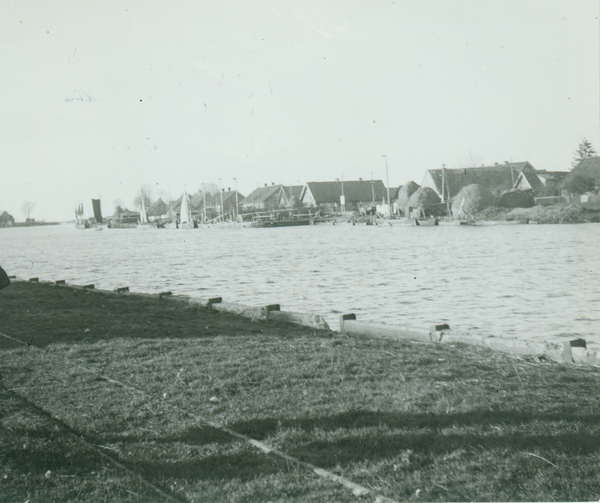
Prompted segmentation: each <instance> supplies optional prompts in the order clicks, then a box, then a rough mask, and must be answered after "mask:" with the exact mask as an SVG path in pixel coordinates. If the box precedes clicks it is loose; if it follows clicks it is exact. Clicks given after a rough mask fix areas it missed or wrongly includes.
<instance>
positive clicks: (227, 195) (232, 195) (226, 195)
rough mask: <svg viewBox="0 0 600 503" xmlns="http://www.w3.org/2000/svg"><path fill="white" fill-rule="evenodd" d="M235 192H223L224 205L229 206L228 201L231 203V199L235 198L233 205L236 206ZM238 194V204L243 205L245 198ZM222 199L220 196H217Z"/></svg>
mask: <svg viewBox="0 0 600 503" xmlns="http://www.w3.org/2000/svg"><path fill="white" fill-rule="evenodd" d="M235 192H236V191H235V190H228V191H225V192H223V205H225V204H227V201H229V199H230V198H233V200H232V201H231V204H235ZM237 194H238V203H240V204H241V203H242V202H243V201H244V199H245V198H244V196H243V195H242V194H240V193H239V192H238V193H237ZM217 197H220V196H217ZM218 201H220V199H218Z"/></svg>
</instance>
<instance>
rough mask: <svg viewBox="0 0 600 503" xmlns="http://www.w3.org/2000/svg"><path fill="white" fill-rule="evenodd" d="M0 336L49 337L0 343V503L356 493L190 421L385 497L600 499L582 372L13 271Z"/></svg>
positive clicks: (587, 373)
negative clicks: (67, 284)
mask: <svg viewBox="0 0 600 503" xmlns="http://www.w3.org/2000/svg"><path fill="white" fill-rule="evenodd" d="M108 313H111V314H110V315H109V314H108ZM86 330H87V331H86ZM0 332H3V333H5V334H8V335H11V336H14V337H16V338H19V339H20V340H23V341H26V342H30V341H31V338H32V337H33V342H32V344H33V345H35V344H36V342H37V343H38V344H39V346H40V347H42V348H43V351H42V350H38V349H34V348H32V347H29V346H22V345H20V344H17V343H12V342H10V341H8V340H6V339H4V340H3V341H2V342H0V423H1V425H2V427H1V428H0V500H2V501H18V500H20V499H21V498H22V499H23V501H25V500H26V499H30V501H31V502H32V503H33V502H34V501H48V500H51V499H54V500H57V501H104V500H108V501H137V500H139V501H163V500H164V497H163V496H161V495H160V494H159V493H157V492H156V491H154V490H153V489H152V488H151V487H148V486H147V485H144V484H143V483H142V482H140V479H139V478H138V477H137V476H136V475H135V474H136V473H137V474H139V475H141V476H142V477H143V478H144V479H145V480H148V481H151V482H152V483H153V484H155V485H156V486H157V487H158V488H160V489H162V490H163V491H165V492H166V493H168V494H171V495H173V497H175V498H178V499H180V500H182V501H355V500H357V499H359V500H360V498H356V497H355V496H353V495H352V494H351V493H350V492H349V491H348V490H347V489H345V488H343V487H341V486H338V485H336V484H335V483H333V482H328V481H324V480H321V479H319V478H318V477H316V476H315V475H313V474H311V473H310V472H307V471H305V470H303V469H301V468H299V467H297V466H295V465H292V464H290V463H287V462H285V461H281V460H278V459H277V458H274V457H271V456H269V455H266V454H263V453H261V452H260V451H258V450H256V449H255V448H254V447H252V446H250V445H249V444H247V443H245V442H243V441H241V440H239V439H237V438H234V437H232V436H230V435H227V434H224V433H222V432H221V431H220V430H217V429H214V428H211V427H208V426H206V424H205V423H203V422H202V421H200V420H199V419H198V418H199V417H203V418H207V419H209V420H211V421H214V422H217V423H222V424H224V425H226V426H227V427H229V428H231V429H232V430H235V431H237V432H239V433H242V434H245V435H247V436H249V437H252V438H254V439H257V440H261V441H263V442H265V443H266V444H268V445H270V446H271V447H275V448H278V449H279V450H281V451H284V452H286V453H287V454H290V455H292V456H295V457H297V458H299V459H300V460H302V461H307V462H310V463H313V464H314V465H317V466H319V467H321V468H324V469H327V470H330V471H332V472H334V473H336V474H338V475H343V476H345V477H347V478H348V479H350V480H352V481H354V482H356V483H359V484H361V485H363V486H366V487H368V488H371V489H373V490H374V491H375V492H376V493H379V494H383V495H385V496H388V497H390V498H393V499H396V500H414V501H433V500H438V501H440V500H441V501H475V500H477V501H486V500H487V501H489V500H495V501H508V500H519V501H542V500H543V501H582V500H598V499H599V498H600V494H599V493H600V483H599V482H600V480H599V479H600V477H599V475H598V473H599V469H600V449H599V448H600V413H599V405H600V397H598V393H597V390H598V385H599V384H600V373H598V371H597V370H596V369H593V368H577V367H573V366H565V365H558V364H555V363H552V362H537V361H533V360H531V361H526V360H523V359H518V358H513V357H509V356H507V355H503V354H500V353H494V352H491V351H489V350H484V349H479V348H472V347H466V346H460V345H457V346H456V347H448V346H444V347H440V346H435V345H428V344H417V343H411V342H401V341H398V342H395V341H386V340H375V339H370V340H368V339H356V338H350V337H347V336H344V335H341V334H337V333H329V332H320V331H314V330H309V329H304V328H299V327H294V326H287V325H278V324H273V323H250V322H248V321H247V320H245V319H242V318H238V317H235V316H229V315H225V314H221V313H215V312H211V311H206V310H204V309H196V308H191V307H183V306H180V305H178V304H176V303H174V302H170V301H168V302H158V301H156V300H152V299H146V298H137V297H134V296H130V297H123V298H117V297H116V296H107V295H102V294H100V293H94V292H91V293H84V292H78V295H77V296H75V295H74V292H73V290H69V289H65V288H55V287H52V286H48V285H30V284H21V283H15V284H13V285H11V287H9V288H8V289H6V290H3V291H2V292H0ZM0 339H3V338H1V337H0ZM101 376H107V377H109V378H112V379H114V380H118V381H120V382H121V383H123V384H126V385H128V386H131V387H132V388H133V389H131V388H124V387H120V386H117V385H114V384H111V383H109V382H107V381H106V380H105V379H103V378H102V377H101ZM211 398H212V399H213V400H212V401H211ZM46 413H49V414H50V415H51V416H54V417H56V418H58V419H59V420H60V422H57V421H55V420H53V419H52V418H51V417H50V416H48V415H46ZM73 433H75V434H73ZM79 435H81V436H83V438H84V439H85V440H86V441H87V444H86V443H83V442H81V440H80V439H79ZM90 445H92V446H95V447H96V450H94V449H93V448H91V447H90ZM97 450H101V451H103V452H106V453H107V454H108V455H110V456H111V458H112V459H114V460H117V461H118V462H119V463H121V464H122V465H124V466H125V467H128V468H129V469H130V470H131V472H128V471H126V470H123V469H119V468H118V466H115V465H114V464H112V463H111V462H110V460H108V459H107V458H104V457H102V456H100V455H98V453H97ZM48 472H50V474H49V475H47V476H46V474H47V473H48ZM132 472H134V473H132Z"/></svg>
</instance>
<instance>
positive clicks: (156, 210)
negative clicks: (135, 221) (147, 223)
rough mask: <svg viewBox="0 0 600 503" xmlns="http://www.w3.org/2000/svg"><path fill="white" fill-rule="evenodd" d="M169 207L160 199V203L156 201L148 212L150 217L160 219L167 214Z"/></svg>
mask: <svg viewBox="0 0 600 503" xmlns="http://www.w3.org/2000/svg"><path fill="white" fill-rule="evenodd" d="M167 208H168V206H167V205H166V204H165V202H164V201H163V200H162V199H161V198H160V197H159V198H158V201H156V202H155V203H154V204H153V205H152V206H150V209H149V210H148V216H150V217H159V216H161V215H164V214H165V213H167Z"/></svg>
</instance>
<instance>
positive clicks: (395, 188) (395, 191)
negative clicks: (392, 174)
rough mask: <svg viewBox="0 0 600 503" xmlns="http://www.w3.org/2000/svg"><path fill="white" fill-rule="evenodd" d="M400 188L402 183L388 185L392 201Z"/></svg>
mask: <svg viewBox="0 0 600 503" xmlns="http://www.w3.org/2000/svg"><path fill="white" fill-rule="evenodd" d="M401 188H402V185H400V187H390V199H391V200H392V201H395V200H396V198H397V197H398V192H400V189H401Z"/></svg>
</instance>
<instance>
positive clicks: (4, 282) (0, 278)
mask: <svg viewBox="0 0 600 503" xmlns="http://www.w3.org/2000/svg"><path fill="white" fill-rule="evenodd" d="M8 285H10V279H8V274H6V272H5V271H4V269H2V267H0V290H2V289H3V288H6V287H7V286H8Z"/></svg>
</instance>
